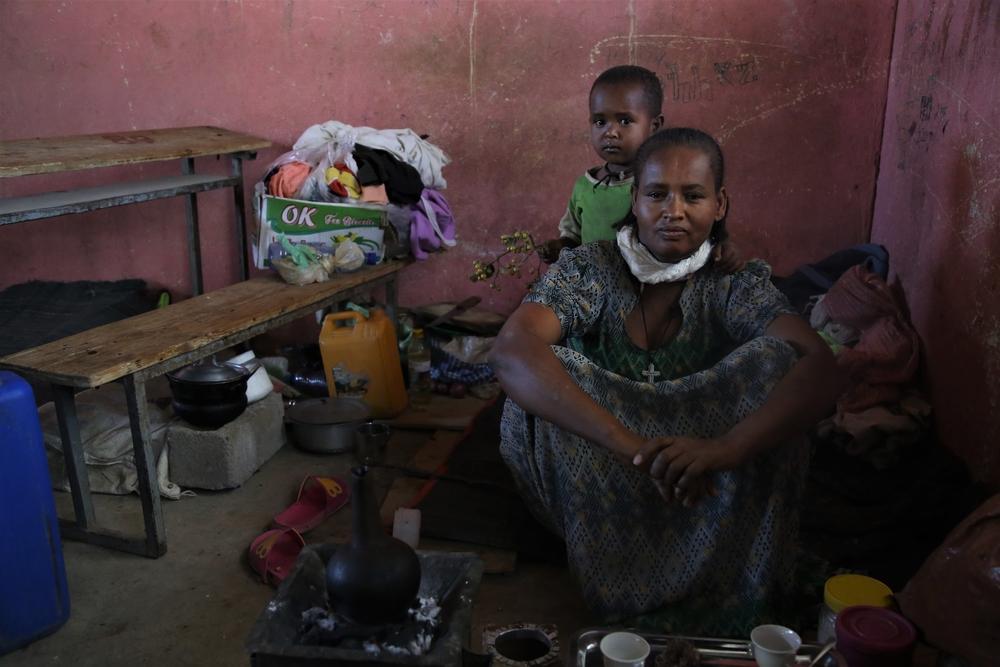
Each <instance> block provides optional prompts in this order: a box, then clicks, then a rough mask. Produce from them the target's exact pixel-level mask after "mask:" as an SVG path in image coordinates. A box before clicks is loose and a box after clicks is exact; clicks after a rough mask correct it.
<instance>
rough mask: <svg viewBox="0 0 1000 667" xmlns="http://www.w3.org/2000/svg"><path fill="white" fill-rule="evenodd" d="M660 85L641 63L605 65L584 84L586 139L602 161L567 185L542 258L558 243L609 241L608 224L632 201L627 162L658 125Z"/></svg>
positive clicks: (555, 251)
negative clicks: (567, 194)
mask: <svg viewBox="0 0 1000 667" xmlns="http://www.w3.org/2000/svg"><path fill="white" fill-rule="evenodd" d="M662 107H663V88H662V86H661V85H660V79H659V78H658V77H657V76H656V74H654V73H653V72H651V71H649V70H648V69H646V68H645V67H638V66H636V65H619V66H617V67H612V68H611V69H608V70H605V71H604V72H603V73H602V74H601V75H600V76H598V77H597V79H596V80H595V81H594V84H593V85H592V86H591V88H590V144H591V146H593V147H594V151H595V152H596V153H597V155H598V156H599V157H600V158H601V159H602V160H603V161H604V164H603V165H601V166H597V167H594V168H592V169H588V170H587V171H586V172H585V173H584V174H583V175H582V176H580V178H578V179H577V181H576V183H575V184H574V185H573V193H572V194H571V195H570V198H569V205H568V206H567V207H566V213H565V214H564V215H563V217H562V220H560V221H559V238H558V239H552V240H551V241H547V242H546V243H544V244H542V245H541V246H540V247H539V253H540V254H541V256H542V259H544V260H545V261H547V262H553V261H555V260H556V259H557V258H558V257H559V252H560V251H561V250H562V249H563V248H574V247H576V246H578V245H580V244H581V243H590V242H591V241H598V240H601V239H608V240H613V239H614V238H615V234H616V230H615V229H614V225H615V224H616V223H617V222H619V221H621V219H622V218H624V217H625V215H626V214H627V213H628V212H629V209H630V208H631V206H632V181H633V178H632V162H633V161H634V160H635V155H636V151H638V150H639V146H640V145H642V142H643V141H645V140H646V139H647V138H649V136H650V135H652V134H653V133H654V132H656V131H657V130H659V129H660V128H661V127H663V114H662V113H661V108H662Z"/></svg>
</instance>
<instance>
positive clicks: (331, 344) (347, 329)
mask: <svg viewBox="0 0 1000 667" xmlns="http://www.w3.org/2000/svg"><path fill="white" fill-rule="evenodd" d="M319 349H320V355H321V356H322V357H323V371H324V372H325V373H326V383H327V387H328V388H329V393H330V396H350V397H354V398H360V399H362V400H364V401H365V402H366V403H367V404H368V405H369V406H371V409H372V416H374V417H378V418H380V419H382V418H387V417H395V416H396V415H398V414H399V413H400V412H402V411H403V410H404V409H405V408H406V404H407V396H406V388H405V387H404V386H403V370H402V368H401V367H400V365H399V348H398V346H397V345H396V332H395V330H394V328H393V325H392V321H391V320H390V319H389V318H388V316H386V314H385V312H384V311H383V310H382V309H380V308H373V309H372V310H371V314H370V317H368V318H367V319H365V317H364V315H361V314H359V313H357V312H354V311H346V312H342V313H333V314H331V315H327V316H326V318H325V319H324V320H323V328H322V329H321V330H320V333H319Z"/></svg>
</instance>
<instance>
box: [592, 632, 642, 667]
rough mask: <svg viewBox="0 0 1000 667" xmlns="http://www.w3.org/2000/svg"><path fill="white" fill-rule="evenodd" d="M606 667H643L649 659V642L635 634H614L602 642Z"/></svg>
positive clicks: (605, 637) (607, 636)
mask: <svg viewBox="0 0 1000 667" xmlns="http://www.w3.org/2000/svg"><path fill="white" fill-rule="evenodd" d="M600 647H601V655H602V656H604V667H642V665H643V663H644V662H645V661H646V658H647V657H649V642H647V641H646V640H645V639H643V638H642V637H640V636H639V635H637V634H635V633H634V632H612V633H610V634H607V635H605V636H604V639H602V640H601V644H600Z"/></svg>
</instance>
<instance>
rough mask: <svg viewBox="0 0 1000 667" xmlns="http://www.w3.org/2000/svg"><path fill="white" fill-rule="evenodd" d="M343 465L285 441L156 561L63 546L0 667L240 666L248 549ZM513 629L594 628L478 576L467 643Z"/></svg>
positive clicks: (570, 606)
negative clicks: (62, 602) (51, 628)
mask: <svg viewBox="0 0 1000 667" xmlns="http://www.w3.org/2000/svg"><path fill="white" fill-rule="evenodd" d="M435 400H440V401H448V400H450V399H447V398H443V397H435ZM456 404H457V403H456ZM471 414H473V413H470V418H471ZM431 433H432V432H431V431H416V430H397V431H395V432H394V433H393V436H392V439H391V440H390V443H389V446H388V448H387V455H386V462H387V463H390V464H404V463H407V462H409V461H410V459H411V457H412V456H413V455H414V453H415V452H416V451H417V450H418V449H419V448H420V447H421V445H423V444H424V443H425V442H426V440H427V438H428V437H430V434H431ZM350 465H351V461H350V458H349V455H344V454H340V455H330V456H323V455H315V454H308V453H305V452H302V451H300V450H298V449H296V448H294V447H293V446H291V445H286V446H285V447H284V448H282V449H281V450H280V451H279V452H278V453H277V454H276V455H275V456H274V458H272V459H271V460H270V461H268V462H267V463H266V464H265V465H264V466H263V467H262V468H261V469H260V470H259V471H258V472H257V473H256V474H255V475H253V476H252V477H251V478H250V479H249V480H248V481H247V482H246V483H245V484H244V485H243V486H242V487H240V488H238V489H234V490H231V491H224V492H208V491H199V492H198V493H197V495H196V496H194V497H185V498H182V499H181V500H179V501H168V500H164V501H163V512H164V519H165V522H166V527H167V544H168V551H167V554H166V555H165V556H163V557H161V558H159V559H156V560H150V559H146V558H142V557H139V556H132V555H128V554H123V553H119V552H116V551H111V550H108V549H104V548H101V547H96V546H90V545H86V544H82V543H78V542H69V541H67V542H64V543H63V552H64V555H65V561H66V570H67V575H68V579H69V588H70V602H71V607H72V613H71V615H70V619H69V621H68V622H67V623H66V624H65V625H64V626H63V627H62V628H61V629H60V630H58V631H57V632H56V633H54V634H53V635H51V636H49V637H45V638H42V639H40V640H38V641H36V642H35V643H33V644H31V645H29V646H28V647H26V648H24V649H21V650H19V651H15V652H14V653H11V654H8V655H6V656H4V657H0V667H21V666H24V667H28V666H31V667H36V666H39V665H72V666H73V667H89V666H95V667H96V666H101V667H115V666H119V665H122V666H124V665H142V666H144V667H153V666H158V665H165V666H167V665H169V666H172V667H181V666H187V665H192V666H194V665H197V666H202V665H215V666H228V665H247V664H249V656H248V654H247V653H246V651H245V650H244V648H243V644H244V640H245V639H246V636H247V634H248V632H249V631H250V628H251V626H252V625H253V623H254V621H255V620H256V618H257V616H258V614H259V613H260V612H261V610H262V609H263V607H264V605H265V604H267V602H268V601H269V600H270V599H271V597H272V595H273V593H274V589H272V588H271V587H270V586H268V585H265V584H263V583H261V582H260V580H259V579H258V577H257V575H256V574H255V573H254V572H253V571H252V570H251V569H250V567H249V565H248V564H247V560H246V551H247V547H248V546H249V544H250V542H251V541H252V540H253V538H254V537H256V536H257V535H258V534H260V533H261V532H263V531H264V530H265V529H266V528H268V526H269V522H270V519H271V517H272V516H274V515H275V514H277V513H278V512H279V511H281V510H282V509H284V508H285V507H287V506H288V504H289V503H291V502H292V501H293V500H294V498H295V494H296V492H297V490H298V487H299V484H300V483H301V481H302V479H303V477H305V476H306V475H310V474H320V475H335V476H338V477H341V478H342V479H345V480H346V479H349V468H350ZM375 480H376V482H377V486H376V495H377V497H378V498H379V499H380V500H381V498H382V497H383V496H384V494H385V492H386V491H387V490H388V487H389V485H390V484H391V483H392V481H393V473H392V472H390V471H387V470H376V472H375ZM56 500H57V506H58V508H59V513H60V515H61V516H67V517H68V516H72V505H71V502H70V498H69V494H64V493H57V494H56ZM95 506H96V510H97V514H98V518H99V520H100V521H101V523H102V524H103V525H106V526H108V527H113V528H116V529H118V530H121V531H126V532H129V533H131V534H134V535H140V534H141V533H142V519H141V509H140V505H139V499H138V497H137V496H127V497H120V496H118V497H116V496H96V497H95ZM350 523H351V514H350V506H347V507H345V508H343V509H342V510H340V511H339V512H338V513H337V514H335V515H333V516H332V517H330V518H328V519H327V520H326V521H325V522H324V523H323V524H321V525H320V526H318V527H317V528H315V529H314V530H312V531H310V532H309V533H307V534H306V536H305V537H306V541H307V542H308V543H314V544H315V543H322V542H325V541H338V542H340V541H345V540H346V539H347V538H348V536H349V535H350ZM7 575H8V576H16V573H7ZM518 622H527V623H537V624H546V625H547V624H554V625H556V626H557V627H558V629H559V639H560V643H561V645H562V648H563V657H564V658H565V656H566V654H567V653H568V651H567V648H568V646H569V644H570V642H571V640H572V638H573V636H574V635H575V634H576V633H577V632H578V631H579V630H581V629H582V628H585V627H589V626H593V625H597V622H596V620H595V619H594V618H592V617H591V616H590V615H589V614H588V612H587V611H586V609H585V607H584V605H583V600H582V598H581V597H580V595H579V593H578V591H577V589H576V586H575V585H574V583H573V581H572V579H571V577H570V576H569V572H568V571H567V570H566V569H565V568H564V567H559V566H553V565H545V564H540V563H525V562H523V561H519V562H518V564H517V568H516V570H515V571H514V572H513V573H510V574H504V575H489V574H487V575H484V577H483V580H482V584H481V586H480V588H479V592H478V595H477V596H476V598H475V603H474V607H473V617H472V628H471V632H470V638H469V639H470V642H469V647H470V648H471V649H472V650H474V651H481V650H482V646H481V638H482V633H483V627H484V626H486V625H493V624H501V625H502V624H510V623H518ZM925 649H926V647H921V649H919V650H918V653H917V656H916V658H915V661H914V665H915V667H929V666H930V665H934V664H936V657H937V654H936V652H935V651H932V650H929V649H926V650H925Z"/></svg>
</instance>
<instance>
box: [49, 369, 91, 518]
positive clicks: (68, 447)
mask: <svg viewBox="0 0 1000 667" xmlns="http://www.w3.org/2000/svg"><path fill="white" fill-rule="evenodd" d="M52 392H53V394H54V396H55V404H56V416H57V417H58V418H59V437H60V438H61V439H62V447H63V457H65V459H66V474H67V477H69V488H70V490H71V491H72V493H73V513H74V514H75V515H76V516H75V519H76V525H77V526H78V527H79V528H81V529H82V530H87V528H89V527H90V526H92V525H94V503H93V501H92V500H91V498H90V478H89V477H87V464H86V463H85V462H84V459H83V444H81V442H80V424H79V422H78V421H77V419H76V401H74V400H73V394H74V393H75V390H74V389H73V388H72V387H64V386H62V385H52Z"/></svg>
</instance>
